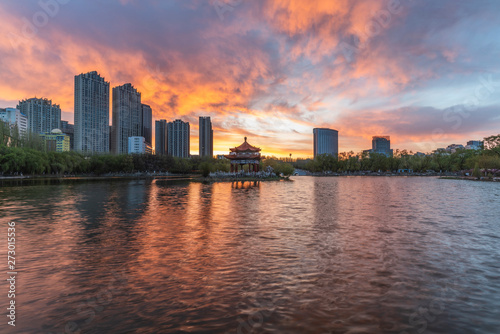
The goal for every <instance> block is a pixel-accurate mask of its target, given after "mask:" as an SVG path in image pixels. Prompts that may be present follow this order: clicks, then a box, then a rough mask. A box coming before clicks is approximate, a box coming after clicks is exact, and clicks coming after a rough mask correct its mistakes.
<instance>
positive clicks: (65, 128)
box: [61, 121, 75, 151]
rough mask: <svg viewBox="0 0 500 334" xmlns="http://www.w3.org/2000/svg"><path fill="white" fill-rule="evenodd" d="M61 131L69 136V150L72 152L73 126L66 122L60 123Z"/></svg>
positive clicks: (73, 141) (73, 144) (73, 140)
mask: <svg viewBox="0 0 500 334" xmlns="http://www.w3.org/2000/svg"><path fill="white" fill-rule="evenodd" d="M61 131H62V132H63V133H64V134H66V135H68V136H69V143H70V144H69V148H70V150H71V151H73V150H74V149H75V126H74V125H73V124H70V123H69V122H68V121H61Z"/></svg>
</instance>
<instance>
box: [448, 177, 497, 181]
mask: <svg viewBox="0 0 500 334" xmlns="http://www.w3.org/2000/svg"><path fill="white" fill-rule="evenodd" d="M440 179H442V180H466V181H485V182H500V177H484V176H483V177H479V178H477V177H474V176H443V177H440Z"/></svg>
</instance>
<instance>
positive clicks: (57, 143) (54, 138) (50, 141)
mask: <svg viewBox="0 0 500 334" xmlns="http://www.w3.org/2000/svg"><path fill="white" fill-rule="evenodd" d="M40 137H42V138H43V140H44V141H45V146H46V147H47V151H49V152H68V151H69V150H70V148H69V145H70V139H69V136H68V135H66V134H64V133H62V131H61V130H59V129H54V130H52V131H51V132H48V133H44V134H41V135H40Z"/></svg>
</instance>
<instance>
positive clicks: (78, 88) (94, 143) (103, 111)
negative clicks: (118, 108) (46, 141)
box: [74, 71, 110, 153]
mask: <svg viewBox="0 0 500 334" xmlns="http://www.w3.org/2000/svg"><path fill="white" fill-rule="evenodd" d="M109 137H110V133H109V82H107V81H106V80H105V79H104V78H103V77H101V76H100V75H99V74H98V73H97V72H96V71H93V72H89V73H83V74H80V75H77V76H75V144H74V147H75V151H79V152H86V153H108V152H109V146H110V145H109Z"/></svg>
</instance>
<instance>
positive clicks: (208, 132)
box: [200, 117, 214, 158]
mask: <svg viewBox="0 0 500 334" xmlns="http://www.w3.org/2000/svg"><path fill="white" fill-rule="evenodd" d="M213 156H214V131H213V129H212V121H211V120H210V117H200V157H211V158H212V157H213Z"/></svg>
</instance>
